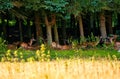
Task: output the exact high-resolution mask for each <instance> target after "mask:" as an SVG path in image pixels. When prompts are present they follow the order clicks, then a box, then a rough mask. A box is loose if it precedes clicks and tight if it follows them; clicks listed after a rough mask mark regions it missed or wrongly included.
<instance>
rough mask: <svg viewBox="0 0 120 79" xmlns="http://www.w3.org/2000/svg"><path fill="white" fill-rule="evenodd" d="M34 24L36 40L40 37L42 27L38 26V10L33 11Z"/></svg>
mask: <svg viewBox="0 0 120 79" xmlns="http://www.w3.org/2000/svg"><path fill="white" fill-rule="evenodd" d="M35 26H36V40H37V42H38V40H39V39H40V37H42V27H41V26H40V16H39V12H35Z"/></svg>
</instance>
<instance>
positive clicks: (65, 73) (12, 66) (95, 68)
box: [0, 59, 120, 79]
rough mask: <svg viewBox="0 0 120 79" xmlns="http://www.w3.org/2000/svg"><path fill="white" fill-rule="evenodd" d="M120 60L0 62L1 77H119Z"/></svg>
mask: <svg viewBox="0 0 120 79" xmlns="http://www.w3.org/2000/svg"><path fill="white" fill-rule="evenodd" d="M119 74H120V62H119V61H115V60H114V61H108V60H97V61H96V60H94V59H93V60H84V59H69V60H57V61H49V62H26V63H18V62H14V63H10V62H4V63H2V62H1V63H0V79H119V78H120V75H119Z"/></svg>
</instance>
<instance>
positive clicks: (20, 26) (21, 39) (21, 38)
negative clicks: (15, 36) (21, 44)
mask: <svg viewBox="0 0 120 79" xmlns="http://www.w3.org/2000/svg"><path fill="white" fill-rule="evenodd" d="M18 21H19V31H20V41H23V31H22V25H21V23H22V22H21V19H18Z"/></svg>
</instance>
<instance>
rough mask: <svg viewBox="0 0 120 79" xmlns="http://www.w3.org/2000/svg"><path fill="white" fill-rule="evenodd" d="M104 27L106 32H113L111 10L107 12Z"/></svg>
mask: <svg viewBox="0 0 120 79" xmlns="http://www.w3.org/2000/svg"><path fill="white" fill-rule="evenodd" d="M106 19H107V20H106V26H107V27H106V28H107V29H108V30H107V33H108V34H113V29H112V13H111V12H107V18H106Z"/></svg>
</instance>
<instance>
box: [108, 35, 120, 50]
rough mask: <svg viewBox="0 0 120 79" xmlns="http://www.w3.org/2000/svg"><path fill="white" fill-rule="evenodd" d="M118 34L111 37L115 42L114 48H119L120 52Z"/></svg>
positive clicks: (112, 41)
mask: <svg viewBox="0 0 120 79" xmlns="http://www.w3.org/2000/svg"><path fill="white" fill-rule="evenodd" d="M117 38H118V35H113V37H111V38H110V40H111V43H113V44H114V49H115V50H118V51H119V52H120V41H117V40H116V39H117Z"/></svg>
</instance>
